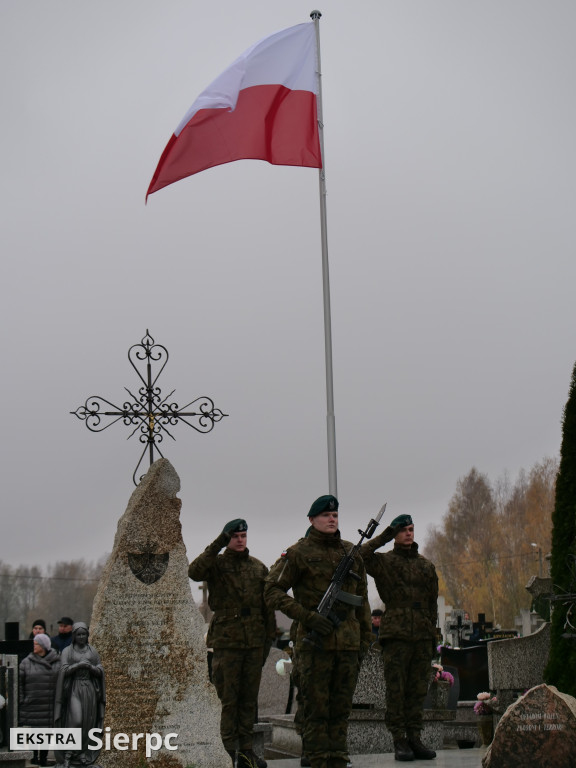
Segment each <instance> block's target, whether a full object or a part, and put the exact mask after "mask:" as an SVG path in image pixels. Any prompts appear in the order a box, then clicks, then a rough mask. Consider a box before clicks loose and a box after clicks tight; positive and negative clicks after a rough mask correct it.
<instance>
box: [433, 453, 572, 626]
mask: <svg viewBox="0 0 576 768" xmlns="http://www.w3.org/2000/svg"><path fill="white" fill-rule="evenodd" d="M557 473H558V460H557V459H550V458H546V459H544V460H543V461H542V462H540V463H538V464H535V465H534V466H533V467H532V469H531V470H530V471H529V472H525V471H524V470H523V471H521V472H520V474H519V476H518V478H517V480H516V481H515V482H514V483H513V484H512V483H510V482H509V480H508V479H507V478H506V477H505V476H504V477H503V478H500V479H499V480H498V481H497V482H496V483H495V484H491V483H490V481H489V479H488V477H487V476H486V475H484V474H481V473H480V472H479V471H478V470H477V469H476V468H475V467H473V468H472V469H471V470H470V472H469V473H468V474H467V475H466V476H465V477H461V478H460V479H459V480H458V482H457V484H456V492H455V493H454V495H453V496H452V498H451V500H450V503H449V505H448V510H447V512H446V514H445V515H444V517H443V519H442V523H441V525H440V526H438V527H436V528H432V529H430V530H429V531H428V535H427V538H426V542H425V545H424V547H423V553H424V554H425V555H426V557H428V558H430V560H432V561H433V562H434V563H435V564H436V568H437V571H438V575H439V580H440V594H442V595H444V597H445V598H446V601H447V602H448V603H451V604H452V605H453V606H454V607H455V608H462V609H464V610H466V611H468V612H469V613H470V615H471V616H472V617H474V618H475V617H476V616H477V615H478V613H484V614H486V619H487V621H492V622H493V623H494V624H495V625H500V626H501V627H505V628H514V620H515V618H516V616H518V614H519V612H520V609H521V608H530V606H531V596H530V594H529V593H528V592H527V591H526V588H525V587H526V584H527V583H528V581H529V580H530V578H531V577H532V576H535V575H538V571H539V565H540V562H539V552H538V550H539V549H540V550H541V555H542V569H543V575H544V576H546V575H547V567H546V560H545V556H546V555H547V554H548V553H549V552H550V548H551V536H552V511H553V509H554V492H555V484H556V475H557ZM533 544H536V545H537V546H532V545H533Z"/></svg>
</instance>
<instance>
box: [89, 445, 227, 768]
mask: <svg viewBox="0 0 576 768" xmlns="http://www.w3.org/2000/svg"><path fill="white" fill-rule="evenodd" d="M179 490H180V479H179V477H178V475H177V474H176V471H175V470H174V468H173V467H172V465H171V464H170V462H169V461H168V460H167V459H160V460H158V461H156V462H154V464H152V466H151V467H150V469H149V471H148V472H147V474H146V475H145V476H144V478H143V479H142V481H141V482H140V485H139V486H138V487H137V488H136V490H135V491H134V493H133V494H132V496H131V498H130V501H129V503H128V506H127V508H126V511H125V513H124V515H123V516H122V517H121V518H120V521H119V523H118V529H117V532H116V538H115V541H114V549H113V551H112V554H111V555H110V558H109V560H108V562H107V564H106V566H105V568H104V571H103V574H102V578H101V580H100V584H99V587H98V592H97V594H96V598H95V601H94V610H93V614H92V624H91V627H90V641H91V642H93V643H94V645H95V646H96V648H97V649H98V652H99V654H100V657H101V660H102V666H103V667H104V670H105V672H106V684H107V691H106V694H107V701H106V717H105V721H104V726H105V727H104V733H103V734H101V735H100V738H101V739H102V741H103V747H102V751H101V752H100V756H99V758H98V762H99V764H100V765H102V766H103V768H112V767H113V766H118V765H122V768H141V766H143V765H146V766H150V768H187V767H188V766H195V767H196V768H222V766H225V765H228V764H229V762H230V758H229V757H228V755H227V754H226V752H225V750H224V747H223V745H222V742H221V740H220V731H219V721H220V703H219V701H218V697H217V695H216V691H215V689H214V687H213V686H212V684H211V683H210V682H209V680H208V669H207V660H206V644H205V641H204V621H203V619H202V616H201V614H200V611H199V610H198V608H197V606H196V604H195V603H194V600H193V598H192V592H191V588H190V583H189V580H188V559H187V556H186V548H185V546H184V542H183V540H182V531H181V525H180V507H181V503H182V502H181V500H180V499H178V498H177V497H176V494H177V493H178V491H179ZM169 734H172V735H171V736H169ZM175 747H176V748H175Z"/></svg>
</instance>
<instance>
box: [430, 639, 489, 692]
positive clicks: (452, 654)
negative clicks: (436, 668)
mask: <svg viewBox="0 0 576 768" xmlns="http://www.w3.org/2000/svg"><path fill="white" fill-rule="evenodd" d="M440 663H441V664H442V666H444V667H446V666H450V667H456V669H457V670H458V679H459V682H460V701H472V700H474V701H476V696H477V695H478V694H479V693H480V692H481V691H487V690H488V686H489V682H488V647H487V644H486V643H484V644H483V645H472V646H470V647H467V648H445V647H443V648H442V652H441V657H440Z"/></svg>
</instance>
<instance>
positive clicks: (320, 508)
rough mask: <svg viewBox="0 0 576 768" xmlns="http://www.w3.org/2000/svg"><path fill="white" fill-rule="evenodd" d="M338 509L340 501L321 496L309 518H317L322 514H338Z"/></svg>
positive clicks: (312, 508) (313, 506) (312, 507)
mask: <svg viewBox="0 0 576 768" xmlns="http://www.w3.org/2000/svg"><path fill="white" fill-rule="evenodd" d="M337 509H338V499H337V498H336V496H331V495H330V494H328V495H327V496H320V497H319V498H318V499H316V501H315V502H314V503H313V504H312V506H311V507H310V512H308V517H316V515H319V514H320V513H321V512H336V511H337Z"/></svg>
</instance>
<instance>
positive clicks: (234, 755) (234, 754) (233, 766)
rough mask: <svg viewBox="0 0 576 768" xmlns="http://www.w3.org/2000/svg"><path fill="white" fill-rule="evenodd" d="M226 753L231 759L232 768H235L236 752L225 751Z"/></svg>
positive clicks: (231, 750) (233, 750) (232, 750)
mask: <svg viewBox="0 0 576 768" xmlns="http://www.w3.org/2000/svg"><path fill="white" fill-rule="evenodd" d="M226 752H228V754H229V755H230V757H231V758H232V768H236V750H235V749H227V750H226Z"/></svg>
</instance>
